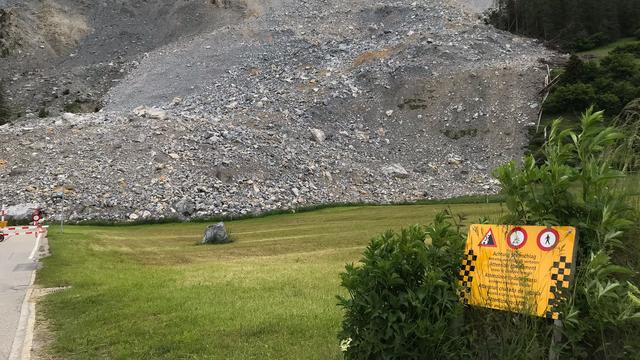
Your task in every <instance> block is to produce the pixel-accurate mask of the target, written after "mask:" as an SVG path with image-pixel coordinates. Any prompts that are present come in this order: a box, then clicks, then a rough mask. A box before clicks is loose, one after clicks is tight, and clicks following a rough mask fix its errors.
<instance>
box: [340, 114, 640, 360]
mask: <svg viewBox="0 0 640 360" xmlns="http://www.w3.org/2000/svg"><path fill="white" fill-rule="evenodd" d="M560 125H561V124H560V121H559V120H558V121H555V122H554V123H553V125H552V127H551V130H550V134H549V140H548V142H547V143H546V144H545V145H544V147H543V161H542V163H540V164H538V163H537V162H536V160H535V159H534V157H533V156H527V157H525V159H524V160H523V162H522V165H520V166H518V165H516V163H515V162H512V163H509V164H506V165H504V166H502V167H500V168H499V169H497V170H496V172H495V175H496V178H497V179H498V180H500V182H501V184H502V187H503V194H504V196H505V197H506V200H505V204H506V207H507V212H506V215H505V216H504V217H503V219H502V221H503V223H505V224H525V225H572V226H575V227H576V228H577V229H578V234H579V249H578V255H577V256H578V257H577V260H576V263H577V272H576V275H575V277H574V284H573V287H572V289H571V291H568V292H560V293H558V294H557V297H558V298H560V299H562V300H563V305H562V307H561V311H562V314H563V317H562V320H563V327H562V328H555V331H560V332H561V334H562V337H561V339H558V341H557V342H555V343H553V344H552V342H551V334H552V333H553V332H554V327H555V325H554V323H553V322H552V321H551V320H547V319H542V318H537V317H532V316H528V315H521V314H513V313H509V312H501V311H491V310H483V309H478V308H473V307H464V306H463V305H462V304H461V303H460V302H459V301H457V286H458V281H457V279H456V278H455V276H454V274H455V272H456V269H458V268H459V263H460V259H461V257H462V256H461V255H462V244H463V235H462V234H461V233H460V230H459V229H460V226H459V224H458V223H457V222H456V221H454V218H453V217H451V216H449V215H448V214H446V213H444V214H441V215H439V216H437V217H436V218H435V221H434V222H433V224H432V225H430V226H427V227H421V226H415V227H412V228H409V229H405V230H402V231H401V232H400V233H393V232H387V233H385V234H384V235H382V236H380V237H378V238H375V239H374V240H373V241H372V242H371V243H370V244H369V246H368V247H367V249H366V250H365V252H364V256H363V258H362V260H361V264H359V265H357V266H356V265H348V266H347V269H346V272H345V273H343V275H342V285H343V286H344V287H345V288H346V289H347V290H348V292H349V295H348V296H346V297H342V298H341V302H340V304H341V305H342V307H343V308H344V309H345V318H344V320H343V324H342V333H341V334H340V338H341V339H342V345H343V349H344V350H345V356H346V358H348V359H395V358H403V359H421V358H425V354H438V355H437V358H439V359H440V358H445V359H446V358H449V359H546V358H549V355H550V354H551V353H554V354H555V355H556V356H557V358H571V359H634V358H638V353H639V352H640V342H638V334H639V333H640V290H639V289H638V284H639V283H640V278H639V273H638V271H639V270H640V260H639V259H640V241H639V240H638V236H639V235H640V224H639V222H638V220H640V213H639V210H640V207H639V206H638V205H639V204H638V200H637V198H634V197H633V196H631V195H630V194H631V193H636V192H637V190H638V187H640V185H639V184H638V183H637V181H634V180H633V179H631V178H630V177H629V176H628V173H627V172H625V171H620V170H616V168H618V164H619V161H620V154H624V153H625V147H626V143H625V141H624V134H623V133H621V132H620V131H619V130H618V129H616V128H614V127H606V126H604V125H603V116H602V113H593V112H592V111H588V112H587V113H585V114H584V115H583V116H582V117H581V120H580V127H579V128H578V129H576V130H573V129H565V130H562V127H561V126H560ZM426 358H428V356H427V357H426ZM554 358H555V357H554Z"/></svg>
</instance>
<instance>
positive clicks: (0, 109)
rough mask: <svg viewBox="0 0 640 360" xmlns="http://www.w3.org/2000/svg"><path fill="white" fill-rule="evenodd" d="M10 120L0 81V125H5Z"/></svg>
mask: <svg viewBox="0 0 640 360" xmlns="http://www.w3.org/2000/svg"><path fill="white" fill-rule="evenodd" d="M10 118H11V111H10V110H9V104H7V101H6V100H5V94H4V87H3V85H2V81H1V80H0V125H2V124H6V123H8V122H9V120H10Z"/></svg>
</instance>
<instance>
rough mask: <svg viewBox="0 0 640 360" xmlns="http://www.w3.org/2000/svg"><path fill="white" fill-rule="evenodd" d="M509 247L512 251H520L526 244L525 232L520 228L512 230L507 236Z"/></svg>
mask: <svg viewBox="0 0 640 360" xmlns="http://www.w3.org/2000/svg"><path fill="white" fill-rule="evenodd" d="M507 241H508V243H509V247H510V248H512V249H520V248H521V247H523V246H524V244H526V243H527V231H526V230H525V229H523V228H521V227H516V228H513V229H512V230H511V231H509V234H507Z"/></svg>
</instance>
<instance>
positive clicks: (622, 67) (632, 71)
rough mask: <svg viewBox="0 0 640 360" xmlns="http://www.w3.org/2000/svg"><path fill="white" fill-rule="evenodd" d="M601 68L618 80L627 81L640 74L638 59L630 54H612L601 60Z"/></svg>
mask: <svg viewBox="0 0 640 360" xmlns="http://www.w3.org/2000/svg"><path fill="white" fill-rule="evenodd" d="M600 66H601V67H602V69H603V70H604V71H605V72H606V73H607V75H608V76H611V77H612V78H614V79H617V80H627V79H629V78H632V77H634V76H635V75H636V74H637V73H638V71H639V70H638V63H637V62H636V58H635V57H633V55H630V54H610V55H607V56H606V57H604V58H603V59H602V60H600Z"/></svg>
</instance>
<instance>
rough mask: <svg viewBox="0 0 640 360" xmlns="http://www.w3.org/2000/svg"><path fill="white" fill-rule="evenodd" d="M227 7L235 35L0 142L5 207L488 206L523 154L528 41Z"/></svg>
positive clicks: (320, 4)
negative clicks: (438, 201)
mask: <svg viewBox="0 0 640 360" xmlns="http://www.w3.org/2000/svg"><path fill="white" fill-rule="evenodd" d="M219 5H221V6H222V7H223V8H224V6H225V3H223V4H219ZM226 5H228V6H231V7H234V6H235V8H236V9H242V10H241V13H242V19H243V20H242V21H238V22H236V23H231V24H228V25H225V26H222V27H218V28H215V29H211V30H208V31H202V32H199V33H198V34H196V35H194V36H190V37H187V38H184V37H182V38H180V39H179V40H177V41H171V42H168V43H166V44H164V45H161V46H159V47H158V48H156V49H155V50H152V51H149V52H147V53H145V54H143V55H141V56H140V57H139V58H138V60H137V61H138V63H137V64H135V66H132V67H131V71H128V72H127V74H126V75H125V76H124V77H123V78H122V79H120V80H119V81H117V82H114V83H115V84H116V85H115V86H113V87H111V88H110V90H108V93H107V95H106V97H105V98H104V99H101V100H102V101H103V103H104V105H105V108H104V109H103V111H102V112H101V113H98V114H93V115H82V116H71V115H66V116H64V118H52V119H43V120H32V121H31V123H30V124H29V125H28V126H27V125H13V126H6V127H4V128H0V134H1V135H2V137H6V138H10V139H11V140H10V143H9V144H8V145H2V146H0V150H2V151H3V153H2V154H1V155H0V159H5V165H4V166H3V167H0V182H2V185H3V188H4V187H6V188H7V189H8V191H7V193H6V194H11V196H12V197H14V198H17V201H18V202H47V203H48V204H49V205H50V206H51V205H52V200H50V199H51V196H52V195H53V194H55V193H56V192H59V191H62V190H65V191H66V193H67V198H68V199H69V202H70V206H69V209H68V212H70V213H72V214H73V217H74V218H75V219H86V218H110V219H126V218H130V219H138V218H147V217H154V218H157V217H166V216H186V217H190V216H210V215H232V214H245V213H252V212H261V211H265V210H271V209H277V208H289V207H297V206H305V205H311V204H319V203H327V202H359V201H364V202H390V201H404V200H414V199H422V198H442V197H447V196H455V195H463V194H471V193H490V192H494V191H496V190H497V188H496V185H495V183H494V182H493V181H492V180H491V178H490V172H491V170H492V169H493V168H494V167H495V166H497V165H498V164H500V163H503V162H505V161H508V160H511V159H513V158H517V157H519V156H520V155H521V154H522V151H523V150H522V148H523V146H524V145H525V144H526V131H527V127H528V126H530V125H531V123H532V122H534V121H535V119H536V115H537V111H538V108H537V107H538V101H539V99H538V94H537V93H538V91H539V90H540V89H541V87H542V84H543V79H544V76H545V74H546V70H544V69H543V66H542V64H541V63H540V62H539V61H538V60H539V59H540V58H543V57H547V56H551V54H549V53H548V52H546V50H544V48H543V47H542V46H541V45H540V44H538V43H536V42H535V41H533V40H528V39H522V38H518V37H514V36H513V35H511V34H507V33H503V32H499V31H496V30H495V29H493V28H491V27H488V26H486V25H483V24H482V23H481V22H480V21H478V19H477V18H476V17H475V15H474V14H471V13H468V12H467V11H466V10H464V9H463V8H461V7H459V6H457V5H454V3H453V2H449V1H444V0H434V1H392V2H385V3H384V4H375V3H371V2H369V1H360V0H351V1H345V2H332V1H322V0H307V1H295V2H293V1H288V0H283V1H277V2H274V1H266V0H264V1H252V2H250V3H247V2H243V3H237V2H231V3H226ZM139 106H147V107H148V108H152V107H153V108H156V109H158V110H150V111H146V110H144V109H137V110H135V111H134V110H133V109H135V108H137V107H139ZM312 138H313V139H312ZM42 139H45V140H42ZM3 196H4V197H5V198H6V199H9V197H8V195H5V194H4V193H3V194H1V195H0V197H3ZM14 202H16V201H14Z"/></svg>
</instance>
